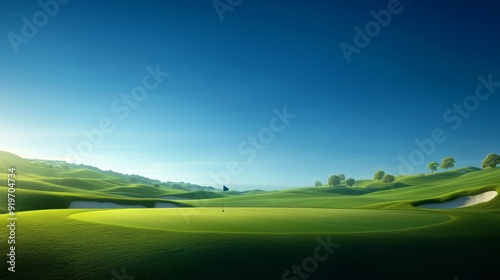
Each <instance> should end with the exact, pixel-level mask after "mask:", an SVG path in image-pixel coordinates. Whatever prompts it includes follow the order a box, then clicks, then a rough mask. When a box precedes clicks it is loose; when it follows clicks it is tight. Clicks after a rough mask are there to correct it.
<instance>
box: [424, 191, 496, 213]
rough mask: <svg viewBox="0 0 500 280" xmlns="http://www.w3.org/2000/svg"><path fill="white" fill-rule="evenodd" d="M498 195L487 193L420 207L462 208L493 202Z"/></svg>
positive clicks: (494, 192)
mask: <svg viewBox="0 0 500 280" xmlns="http://www.w3.org/2000/svg"><path fill="white" fill-rule="evenodd" d="M497 194H498V193H497V192H496V191H487V192H484V193H481V194H478V195H472V196H462V197H459V198H456V199H454V200H450V201H447V202H442V203H428V204H422V205H418V207H422V208H429V209H451V208H462V207H467V206H472V205H476V204H479V203H483V202H488V201H490V200H492V199H493V198H494V197H495V196H497Z"/></svg>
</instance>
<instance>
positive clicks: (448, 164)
mask: <svg viewBox="0 0 500 280" xmlns="http://www.w3.org/2000/svg"><path fill="white" fill-rule="evenodd" d="M455 163H456V161H455V159H454V158H452V157H445V158H443V159H442V160H441V164H439V163H438V162H436V161H433V162H430V163H429V164H427V169H429V170H430V171H431V173H434V171H437V169H438V167H440V168H441V169H445V170H448V169H449V168H454V167H455Z"/></svg>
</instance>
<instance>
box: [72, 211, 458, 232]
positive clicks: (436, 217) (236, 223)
mask: <svg viewBox="0 0 500 280" xmlns="http://www.w3.org/2000/svg"><path fill="white" fill-rule="evenodd" d="M70 218H73V219H77V220H80V221H86V222H94V223H102V224H109V225H117V226H127V227H139V228H147V229H161V230H171V231H192V232H225V233H290V234H300V233H338V232H380V231H394V230H403V229H410V228H417V227H426V226H430V225H436V224H440V223H445V222H447V221H450V220H451V218H450V217H449V216H448V215H446V214H443V213H438V212H426V211H404V210H364V209H354V210H353V209H315V208H228V209H226V212H224V213H222V212H221V209H218V208H196V209H193V208H185V209H183V208H177V209H119V210H104V211H90V212H84V213H78V214H73V215H71V216H70Z"/></svg>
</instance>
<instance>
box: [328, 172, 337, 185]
mask: <svg viewBox="0 0 500 280" xmlns="http://www.w3.org/2000/svg"><path fill="white" fill-rule="evenodd" d="M338 184H340V177H339V176H337V175H332V176H330V178H328V185H330V186H332V187H335V186H337V185H338Z"/></svg>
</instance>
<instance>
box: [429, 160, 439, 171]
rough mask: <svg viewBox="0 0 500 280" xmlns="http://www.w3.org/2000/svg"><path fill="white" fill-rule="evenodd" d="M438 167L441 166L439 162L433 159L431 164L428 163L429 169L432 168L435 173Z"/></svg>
mask: <svg viewBox="0 0 500 280" xmlns="http://www.w3.org/2000/svg"><path fill="white" fill-rule="evenodd" d="M438 167H439V163H437V162H435V161H433V162H431V163H429V164H427V169H430V170H431V173H434V171H437V170H438Z"/></svg>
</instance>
